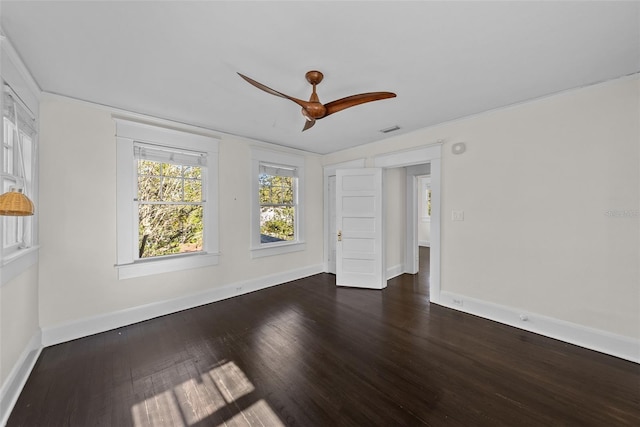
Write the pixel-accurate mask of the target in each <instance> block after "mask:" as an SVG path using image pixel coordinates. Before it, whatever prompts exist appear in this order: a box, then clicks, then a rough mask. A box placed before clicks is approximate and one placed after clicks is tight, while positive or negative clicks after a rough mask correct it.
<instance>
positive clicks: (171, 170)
mask: <svg viewBox="0 0 640 427" xmlns="http://www.w3.org/2000/svg"><path fill="white" fill-rule="evenodd" d="M162 174H163V175H164V176H182V166H180V165H172V164H169V163H163V164H162Z"/></svg>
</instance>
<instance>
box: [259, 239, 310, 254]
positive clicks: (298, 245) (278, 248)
mask: <svg viewBox="0 0 640 427" xmlns="http://www.w3.org/2000/svg"><path fill="white" fill-rule="evenodd" d="M305 249H306V244H305V243H304V242H290V243H289V242H288V243H271V244H265V245H262V246H260V247H257V248H252V249H251V258H262V257H266V256H272V255H281V254H287V253H290V252H298V251H304V250H305Z"/></svg>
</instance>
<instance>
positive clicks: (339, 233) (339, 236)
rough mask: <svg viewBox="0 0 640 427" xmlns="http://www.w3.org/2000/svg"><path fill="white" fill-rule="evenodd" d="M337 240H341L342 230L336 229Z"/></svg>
mask: <svg viewBox="0 0 640 427" xmlns="http://www.w3.org/2000/svg"><path fill="white" fill-rule="evenodd" d="M338 242H342V230H340V231H338Z"/></svg>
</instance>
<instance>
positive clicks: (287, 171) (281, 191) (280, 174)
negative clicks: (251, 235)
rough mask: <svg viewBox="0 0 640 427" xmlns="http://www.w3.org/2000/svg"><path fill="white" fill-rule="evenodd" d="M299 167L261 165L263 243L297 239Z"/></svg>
mask: <svg viewBox="0 0 640 427" xmlns="http://www.w3.org/2000/svg"><path fill="white" fill-rule="evenodd" d="M297 182H298V179H297V170H296V169H295V168H292V167H286V166H273V165H264V164H261V165H260V174H259V175H258V186H259V189H258V196H259V199H260V200H259V204H260V243H261V244H269V243H277V242H290V241H295V240H297V235H296V234H297V233H296V226H297V219H296V213H297V209H296V204H297V203H296V202H297V197H296V194H297Z"/></svg>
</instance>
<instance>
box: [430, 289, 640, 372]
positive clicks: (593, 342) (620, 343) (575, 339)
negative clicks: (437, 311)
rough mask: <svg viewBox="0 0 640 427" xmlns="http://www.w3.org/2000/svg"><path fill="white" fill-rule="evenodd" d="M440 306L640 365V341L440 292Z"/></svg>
mask: <svg viewBox="0 0 640 427" xmlns="http://www.w3.org/2000/svg"><path fill="white" fill-rule="evenodd" d="M438 304H439V305H442V306H444V307H448V308H452V309H454V310H458V311H463V312H465V313H469V314H473V315H475V316H480V317H482V318H485V319H490V320H493V321H496V322H499V323H503V324H505V325H509V326H513V327H515V328H518V329H523V330H525V331H529V332H534V333H536V334H540V335H544V336H546V337H550V338H554V339H557V340H560V341H564V342H567V343H570V344H575V345H577V346H580V347H584V348H588V349H590V350H595V351H598V352H600V353H604V354H608V355H611V356H615V357H619V358H621V359H625V360H630V361H632V362H635V363H640V340H638V339H634V338H631V337H626V336H622V335H617V334H614V333H611V332H607V331H603V330H600V329H594V328H589V327H586V326H583V325H579V324H576V323H571V322H567V321H565V320H560V319H556V318H553V317H548V316H544V315H541V314H536V313H531V312H528V311H521V310H517V309H516V308H513V307H507V306H503V305H499V304H494V303H491V302H487V301H482V300H479V299H475V298H471V297H467V296H463V295H458V294H454V293H451V292H447V291H442V292H441V293H440V301H439V302H438Z"/></svg>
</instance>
